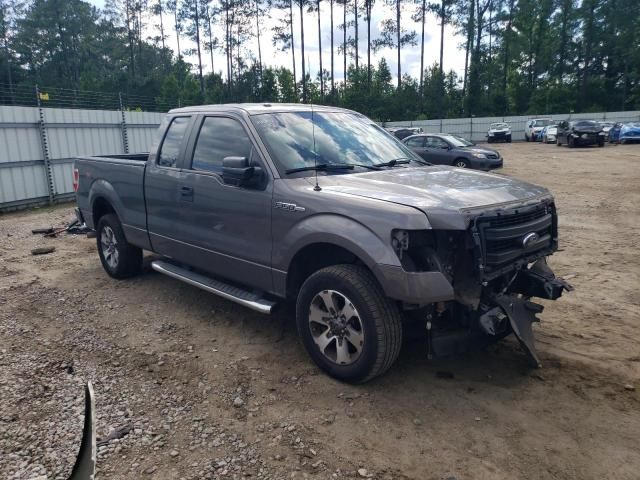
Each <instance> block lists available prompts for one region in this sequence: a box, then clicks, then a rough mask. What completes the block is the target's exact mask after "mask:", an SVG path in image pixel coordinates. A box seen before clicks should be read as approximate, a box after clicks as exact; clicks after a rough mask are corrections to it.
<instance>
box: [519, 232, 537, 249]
mask: <svg viewBox="0 0 640 480" xmlns="http://www.w3.org/2000/svg"><path fill="white" fill-rule="evenodd" d="M539 238H540V235H538V234H537V233H536V232H531V233H527V234H526V235H525V236H524V237H523V238H522V247H523V248H529V247H531V246H533V245H535V243H536V242H537V241H538V239H539Z"/></svg>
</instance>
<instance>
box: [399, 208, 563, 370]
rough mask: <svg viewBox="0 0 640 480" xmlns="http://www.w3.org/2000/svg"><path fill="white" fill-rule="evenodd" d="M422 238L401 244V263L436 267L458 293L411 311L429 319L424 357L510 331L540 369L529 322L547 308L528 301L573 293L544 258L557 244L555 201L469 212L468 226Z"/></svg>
mask: <svg viewBox="0 0 640 480" xmlns="http://www.w3.org/2000/svg"><path fill="white" fill-rule="evenodd" d="M427 237H428V235H427ZM418 239H419V238H418ZM411 240H412V239H411V238H410V239H409V245H411ZM422 243H423V244H426V246H421V247H415V246H414V248H411V246H409V247H407V248H406V251H405V256H407V257H410V258H411V260H410V261H407V260H404V262H403V264H404V266H405V268H417V269H437V270H439V271H441V272H442V273H443V274H445V275H446V276H447V279H448V280H449V282H450V283H451V285H452V286H453V288H454V292H455V298H454V300H452V301H446V302H438V303H436V304H434V305H427V306H423V307H421V308H418V309H417V311H415V312H413V313H412V314H411V316H413V317H415V316H416V315H418V316H419V317H422V319H424V318H426V330H427V342H428V354H429V356H430V357H438V356H446V355H451V354H458V353H462V352H465V351H468V350H470V349H475V348H478V347H482V346H485V345H487V344H490V343H493V342H495V341H496V340H499V339H501V338H504V337H505V336H507V335H509V334H510V333H513V334H514V335H515V336H516V338H517V339H518V341H519V343H520V345H521V346H522V348H523V350H524V351H525V353H526V356H527V358H528V361H529V363H530V364H531V366H533V367H540V366H541V362H540V359H539V358H538V354H537V352H536V348H535V342H534V335H533V330H532V324H533V323H534V322H537V321H539V319H538V318H537V317H536V314H538V313H540V312H542V310H543V308H544V307H543V306H542V305H540V304H537V303H534V302H533V301H531V299H532V298H535V297H537V298H542V299H545V300H556V299H558V298H559V297H560V296H561V295H562V293H563V292H564V291H565V290H566V291H571V290H573V287H572V286H571V285H569V284H568V283H567V282H565V281H564V280H562V279H561V278H559V277H556V276H555V274H554V273H553V271H552V270H551V268H550V267H549V265H548V264H547V260H546V259H547V257H548V256H549V255H551V254H552V253H553V252H554V251H556V250H557V248H558V239H557V217H556V212H555V206H554V205H553V202H552V201H551V200H549V201H543V202H541V203H537V204H534V205H529V206H525V207H520V208H517V209H513V208H512V209H504V210H499V211H491V212H487V213H482V214H477V213H474V214H470V216H469V228H468V230H467V231H447V232H445V231H440V232H437V233H436V232H433V233H432V234H431V237H428V239H427V240H422ZM418 245H420V242H418ZM425 258H428V259H429V261H428V262H425V261H424V259H425Z"/></svg>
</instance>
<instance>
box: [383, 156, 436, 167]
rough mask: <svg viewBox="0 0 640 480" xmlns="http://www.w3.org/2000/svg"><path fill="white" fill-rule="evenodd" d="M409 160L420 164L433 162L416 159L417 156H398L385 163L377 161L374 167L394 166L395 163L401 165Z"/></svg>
mask: <svg viewBox="0 0 640 480" xmlns="http://www.w3.org/2000/svg"><path fill="white" fill-rule="evenodd" d="M411 162H416V163H419V164H420V165H433V163H429V162H427V161H425V160H418V159H417V158H409V157H400V158H394V159H393V160H389V161H388V162H386V163H378V164H376V167H394V166H395V165H402V164H407V163H411Z"/></svg>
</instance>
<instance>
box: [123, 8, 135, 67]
mask: <svg viewBox="0 0 640 480" xmlns="http://www.w3.org/2000/svg"><path fill="white" fill-rule="evenodd" d="M129 9H130V2H127V3H126V4H125V9H124V10H125V21H126V24H127V36H128V37H129V61H130V62H131V78H135V77H136V62H135V55H134V51H133V31H132V29H131V12H130V10H129Z"/></svg>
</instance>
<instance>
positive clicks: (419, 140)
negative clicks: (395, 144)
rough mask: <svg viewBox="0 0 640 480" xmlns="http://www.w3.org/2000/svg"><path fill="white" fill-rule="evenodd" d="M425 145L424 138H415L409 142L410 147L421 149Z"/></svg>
mask: <svg viewBox="0 0 640 480" xmlns="http://www.w3.org/2000/svg"><path fill="white" fill-rule="evenodd" d="M422 145H424V137H414V138H410V139H409V140H407V146H408V147H421V146H422Z"/></svg>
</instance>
